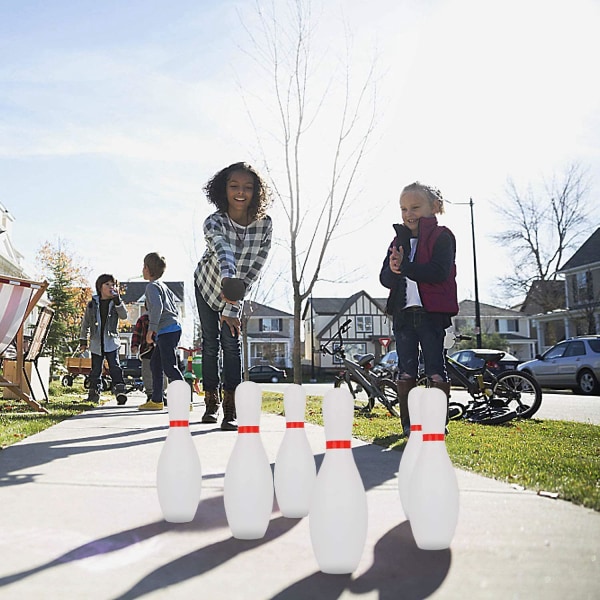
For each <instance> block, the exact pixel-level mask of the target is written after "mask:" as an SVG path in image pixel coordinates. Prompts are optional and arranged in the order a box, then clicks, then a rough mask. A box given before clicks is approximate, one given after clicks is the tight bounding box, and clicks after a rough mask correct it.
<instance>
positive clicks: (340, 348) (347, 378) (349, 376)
mask: <svg viewBox="0 0 600 600" xmlns="http://www.w3.org/2000/svg"><path fill="white" fill-rule="evenodd" d="M351 323H352V320H351V319H348V320H347V321H346V322H345V323H343V324H342V325H341V326H340V328H339V329H338V331H337V333H336V334H335V335H334V336H333V337H332V338H331V339H330V340H329V341H328V342H327V343H326V344H323V345H321V347H320V350H321V353H323V354H329V355H331V356H334V357H336V356H337V357H338V358H339V359H341V361H342V365H343V370H342V373H341V374H340V375H337V376H336V377H335V385H336V387H339V385H340V384H341V383H343V382H345V383H346V384H347V385H348V388H349V389H350V392H351V393H352V395H353V396H354V397H355V399H356V393H355V390H354V389H353V388H352V384H353V383H356V384H358V385H359V386H361V387H362V388H363V389H364V391H365V392H366V394H367V397H368V403H367V406H366V407H365V408H364V409H362V410H363V411H364V412H370V411H371V409H372V408H373V406H374V405H375V401H376V400H378V401H379V402H381V404H383V405H384V406H385V407H386V409H387V410H388V412H389V413H390V414H391V415H393V416H398V413H397V411H396V409H395V408H394V407H393V406H392V404H393V402H390V400H389V399H388V397H387V396H386V394H385V393H384V391H383V387H382V386H387V387H389V388H393V389H394V390H395V386H394V383H393V382H392V381H389V380H387V379H383V378H381V377H378V376H377V375H375V374H374V373H373V374H372V373H371V372H370V371H369V369H368V368H367V367H366V366H363V365H361V364H360V363H358V362H355V361H353V360H350V359H349V358H347V357H346V352H345V350H344V339H343V337H342V334H344V333H346V332H347V331H348V329H349V328H350V324H351ZM335 340H337V342H338V343H337V346H334V348H333V349H330V348H329V345H330V344H331V343H332V342H334V341H335ZM368 356H371V357H372V355H368ZM394 395H395V392H394Z"/></svg>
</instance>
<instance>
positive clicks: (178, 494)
mask: <svg viewBox="0 0 600 600" xmlns="http://www.w3.org/2000/svg"><path fill="white" fill-rule="evenodd" d="M167 401H168V408H169V433H168V434H167V439H166V440H165V444H164V446H163V448H162V450H161V453H160V456H159V458H158V467H157V469H156V490H157V492H158V501H159V503H160V508H161V510H162V513H163V517H164V519H165V521H168V522H169V523H189V522H190V521H191V520H192V519H193V518H194V515H195V514H196V509H197V508H198V502H200V493H201V490H202V468H201V466H200V458H199V457H198V452H197V451H196V447H195V446H194V440H193V439H192V435H191V433H190V426H189V418H190V388H189V386H188V384H187V383H186V382H185V381H172V382H171V383H170V384H169V387H168V388H167Z"/></svg>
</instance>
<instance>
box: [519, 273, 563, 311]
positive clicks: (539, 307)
mask: <svg viewBox="0 0 600 600" xmlns="http://www.w3.org/2000/svg"><path fill="white" fill-rule="evenodd" d="M565 307H566V299H565V282H564V281H563V280H557V279H554V280H549V281H543V280H536V281H534V282H533V283H532V284H531V287H530V288H529V291H528V292H527V296H526V297H525V300H524V301H523V304H521V307H520V309H519V310H520V312H522V313H525V314H526V315H537V314H540V313H545V312H548V311H549V310H556V309H560V308H565Z"/></svg>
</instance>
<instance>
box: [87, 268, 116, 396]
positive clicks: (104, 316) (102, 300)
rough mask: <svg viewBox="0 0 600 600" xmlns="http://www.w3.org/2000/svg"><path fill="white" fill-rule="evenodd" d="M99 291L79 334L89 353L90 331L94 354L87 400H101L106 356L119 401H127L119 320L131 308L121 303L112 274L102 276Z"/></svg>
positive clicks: (94, 297) (114, 390)
mask: <svg viewBox="0 0 600 600" xmlns="http://www.w3.org/2000/svg"><path fill="white" fill-rule="evenodd" d="M96 292H97V293H96V294H95V295H94V296H92V299H91V300H90V301H89V302H88V305H87V307H86V309H85V313H84V315H83V319H82V320H81V333H80V335H79V342H80V345H79V351H80V352H85V350H86V349H87V348H88V334H89V338H90V342H89V350H90V352H91V354H92V371H91V373H90V389H89V393H88V398H87V400H88V402H94V403H96V402H98V401H99V400H100V392H101V390H102V382H101V379H100V375H101V373H102V365H103V363H104V359H106V362H107V363H108V370H109V373H110V377H111V379H112V386H113V392H114V394H115V396H116V397H117V404H125V402H127V395H126V394H125V382H124V381H123V371H122V370H121V365H120V364H119V348H120V347H121V342H120V340H119V333H118V331H117V328H118V324H119V319H126V318H127V309H126V308H125V306H124V305H123V303H122V302H121V297H120V296H119V290H118V286H117V282H116V281H115V278H114V277H113V276H112V275H108V274H106V273H105V274H103V275H100V277H98V279H97V280H96Z"/></svg>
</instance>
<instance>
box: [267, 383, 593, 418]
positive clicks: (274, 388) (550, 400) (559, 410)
mask: <svg viewBox="0 0 600 600" xmlns="http://www.w3.org/2000/svg"><path fill="white" fill-rule="evenodd" d="M286 385H287V384H286V383H262V384H260V386H261V387H262V389H263V390H265V391H271V392H280V393H283V390H284V389H285V387H286ZM303 387H304V389H305V390H306V393H307V395H309V396H323V395H324V394H325V393H326V392H327V391H328V390H330V389H331V388H332V384H330V383H329V384H327V383H305V384H304V385H303ZM452 396H453V397H455V398H456V400H457V401H460V396H464V397H465V402H466V399H467V398H468V394H467V392H466V391H463V390H452ZM534 418H536V419H552V420H555V421H576V422H579V423H591V424H592V425H600V396H579V395H577V394H573V393H571V392H564V393H563V392H555V391H546V390H544V393H543V395H542V406H541V407H540V409H539V411H538V412H537V413H536V414H535V417H534Z"/></svg>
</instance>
